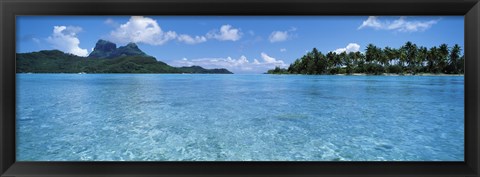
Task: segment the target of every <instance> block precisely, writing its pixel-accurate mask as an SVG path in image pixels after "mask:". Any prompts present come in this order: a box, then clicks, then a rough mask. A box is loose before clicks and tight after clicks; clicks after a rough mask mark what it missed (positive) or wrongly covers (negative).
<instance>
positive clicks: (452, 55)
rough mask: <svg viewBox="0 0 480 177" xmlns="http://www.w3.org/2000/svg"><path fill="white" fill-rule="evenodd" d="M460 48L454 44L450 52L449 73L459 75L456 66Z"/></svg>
mask: <svg viewBox="0 0 480 177" xmlns="http://www.w3.org/2000/svg"><path fill="white" fill-rule="evenodd" d="M460 50H461V48H460V46H459V45H458V44H455V45H454V46H453V47H452V50H451V51H450V57H449V58H450V66H451V68H452V71H451V73H459V71H458V68H457V65H458V61H459V59H460Z"/></svg>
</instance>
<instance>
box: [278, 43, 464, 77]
mask: <svg viewBox="0 0 480 177" xmlns="http://www.w3.org/2000/svg"><path fill="white" fill-rule="evenodd" d="M461 52H462V51H461V48H460V46H459V45H458V44H455V45H454V46H453V47H451V48H450V47H448V46H447V44H441V45H440V46H438V47H437V46H434V47H431V48H430V49H427V48H426V47H423V46H417V45H416V44H413V43H412V42H406V43H405V45H403V46H401V47H400V48H398V49H395V48H390V47H385V48H383V49H382V48H380V47H377V46H375V45H373V44H369V45H368V46H367V47H366V49H365V52H364V53H361V52H350V53H347V52H343V53H335V52H329V53H327V54H326V55H324V54H322V53H321V52H319V51H318V50H317V49H316V48H313V50H312V51H310V52H308V53H307V54H305V55H304V56H303V57H301V58H299V59H297V60H295V62H293V63H292V64H290V66H289V67H288V69H281V68H279V67H276V68H275V69H274V70H269V71H268V73H270V74H352V73H366V74H383V73H395V74H417V73H436V74H439V73H443V74H463V73H464V61H465V57H464V56H463V55H462V56H460V55H461Z"/></svg>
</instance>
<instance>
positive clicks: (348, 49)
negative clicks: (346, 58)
mask: <svg viewBox="0 0 480 177" xmlns="http://www.w3.org/2000/svg"><path fill="white" fill-rule="evenodd" d="M358 51H360V45H358V44H357V43H349V44H348V45H347V47H345V48H338V49H335V50H334V51H333V52H335V53H337V54H340V53H342V52H347V53H350V52H358Z"/></svg>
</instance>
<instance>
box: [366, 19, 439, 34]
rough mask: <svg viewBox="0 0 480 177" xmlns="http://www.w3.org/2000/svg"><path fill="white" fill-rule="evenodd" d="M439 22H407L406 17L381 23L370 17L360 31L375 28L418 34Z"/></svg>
mask: <svg viewBox="0 0 480 177" xmlns="http://www.w3.org/2000/svg"><path fill="white" fill-rule="evenodd" d="M438 21H439V20H429V21H407V20H406V17H400V18H399V19H397V20H394V21H393V22H391V21H380V20H379V19H378V17H376V16H370V17H368V19H367V20H365V21H363V23H362V25H360V26H359V27H358V29H363V28H373V29H376V30H395V31H399V32H416V31H425V30H426V29H428V28H430V27H432V25H434V24H436V23H438Z"/></svg>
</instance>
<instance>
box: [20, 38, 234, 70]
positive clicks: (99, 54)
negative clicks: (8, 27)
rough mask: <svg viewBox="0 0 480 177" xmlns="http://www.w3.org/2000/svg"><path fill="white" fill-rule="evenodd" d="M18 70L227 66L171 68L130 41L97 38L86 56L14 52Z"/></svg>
mask: <svg viewBox="0 0 480 177" xmlns="http://www.w3.org/2000/svg"><path fill="white" fill-rule="evenodd" d="M16 65H17V73H81V72H85V73H211V74H213V73H219V74H232V72H230V71H228V70H227V69H204V68H202V67H200V66H191V67H172V66H170V65H168V64H166V63H164V62H161V61H157V60H156V59H155V58H154V57H152V56H148V55H147V54H145V53H144V52H143V51H141V50H140V49H139V48H138V47H137V45H135V44H134V43H130V44H128V45H126V46H123V47H119V48H116V45H115V44H113V43H111V42H108V41H104V40H99V41H98V42H97V45H96V46H95V49H94V51H93V52H92V53H91V54H90V56H88V57H79V56H75V55H71V54H66V53H63V52H61V51H59V50H44V51H39V52H31V53H20V54H17V55H16Z"/></svg>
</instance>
